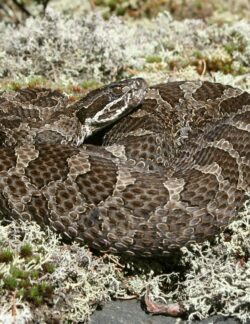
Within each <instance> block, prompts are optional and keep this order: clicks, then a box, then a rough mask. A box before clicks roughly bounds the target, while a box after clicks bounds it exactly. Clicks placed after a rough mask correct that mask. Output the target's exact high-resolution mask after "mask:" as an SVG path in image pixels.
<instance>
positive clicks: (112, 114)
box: [75, 78, 147, 132]
mask: <svg viewBox="0 0 250 324" xmlns="http://www.w3.org/2000/svg"><path fill="white" fill-rule="evenodd" d="M146 89H147V83H146V81H145V80H143V79H141V78H135V79H129V80H123V81H120V82H114V83H111V84H110V85H109V86H105V87H102V88H99V89H96V90H93V91H91V92H89V93H88V94H87V96H86V97H84V98H82V99H81V100H80V101H78V102H77V103H75V105H76V106H77V108H78V111H77V112H76V117H77V118H78V119H79V121H80V122H81V123H82V124H85V125H88V127H89V128H93V130H92V131H93V132H94V131H95V128H97V127H98V129H99V130H100V128H103V127H106V126H109V125H111V124H113V123H114V122H116V121H118V120H120V119H121V118H122V117H124V116H125V115H127V114H129V113H130V112H131V111H132V110H133V109H134V108H136V107H138V106H139V105H140V104H141V103H142V102H143V100H144V97H145V93H146Z"/></svg>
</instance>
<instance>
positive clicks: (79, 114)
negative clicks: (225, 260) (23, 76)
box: [0, 78, 250, 257]
mask: <svg viewBox="0 0 250 324" xmlns="http://www.w3.org/2000/svg"><path fill="white" fill-rule="evenodd" d="M0 125H1V128H0V216H1V217H5V218H6V217H7V218H16V219H27V220H35V221H36V222H38V223H39V224H40V225H41V226H49V227H50V228H52V229H54V230H56V231H58V232H60V233H61V234H63V235H64V236H66V237H68V238H70V239H74V240H77V241H80V242H83V243H87V244H88V245H89V246H91V247H93V248H95V249H98V250H102V251H108V252H111V253H121V254H126V255H129V256H136V255H140V256H144V257H150V256H157V255H161V256H165V255H166V256H167V255H169V254H173V253H175V251H177V250H178V249H179V248H180V247H182V246H187V245H188V244H190V243H192V242H202V241H204V240H205V239H210V238H212V237H214V235H215V234H216V233H218V232H219V231H220V230H221V229H223V228H224V227H225V226H226V225H228V224H229V223H230V222H231V221H232V220H233V219H235V217H236V216H237V214H238V212H239V210H240V209H241V208H242V206H243V203H244V201H245V199H246V193H247V191H248V190H249V184H250V94H249V93H247V92H244V91H242V90H240V89H236V88H233V87H231V86H225V85H222V84H219V83H211V82H207V81H178V82H169V83H164V84H159V85H155V86H152V87H148V86H147V84H146V82H145V81H144V80H143V79H141V78H135V79H129V80H124V81H121V82H116V83H111V84H109V85H107V86H105V87H102V88H99V89H96V90H94V91H91V92H90V93H89V94H87V96H85V97H83V98H81V99H80V100H78V101H76V102H74V103H71V102H70V100H69V99H68V98H67V97H66V96H64V95H63V94H61V93H60V92H58V91H54V90H51V89H43V88H41V89H36V88H25V89H21V90H18V91H9V92H4V91H3V92H2V93H1V94H0ZM100 133H102V134H104V137H103V141H102V145H94V144H89V142H88V138H89V137H90V138H91V136H92V137H93V136H98V134H100Z"/></svg>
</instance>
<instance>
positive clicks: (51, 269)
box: [43, 262, 55, 273]
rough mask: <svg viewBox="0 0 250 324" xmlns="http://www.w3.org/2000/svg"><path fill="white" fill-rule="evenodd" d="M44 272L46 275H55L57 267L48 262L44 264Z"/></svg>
mask: <svg viewBox="0 0 250 324" xmlns="http://www.w3.org/2000/svg"><path fill="white" fill-rule="evenodd" d="M43 271H44V272H45V273H53V272H54V271H55V266H54V265H53V264H52V263H51V262H46V263H44V264H43Z"/></svg>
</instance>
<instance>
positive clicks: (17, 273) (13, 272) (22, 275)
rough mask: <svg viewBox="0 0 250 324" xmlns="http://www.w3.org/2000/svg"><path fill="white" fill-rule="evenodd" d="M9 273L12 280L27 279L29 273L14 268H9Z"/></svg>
mask: <svg viewBox="0 0 250 324" xmlns="http://www.w3.org/2000/svg"><path fill="white" fill-rule="evenodd" d="M10 273H11V275H12V276H13V277H14V278H19V279H26V278H28V277H29V272H28V271H25V270H22V269H20V268H18V267H16V266H13V267H11V269H10Z"/></svg>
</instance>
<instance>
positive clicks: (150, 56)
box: [146, 55, 162, 63]
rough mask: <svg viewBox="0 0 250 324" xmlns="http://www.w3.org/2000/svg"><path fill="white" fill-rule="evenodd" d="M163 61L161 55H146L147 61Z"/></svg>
mask: <svg viewBox="0 0 250 324" xmlns="http://www.w3.org/2000/svg"><path fill="white" fill-rule="evenodd" d="M161 61H162V59H161V57H159V56H157V55H149V56H147V57H146V62H147V63H160V62H161Z"/></svg>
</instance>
